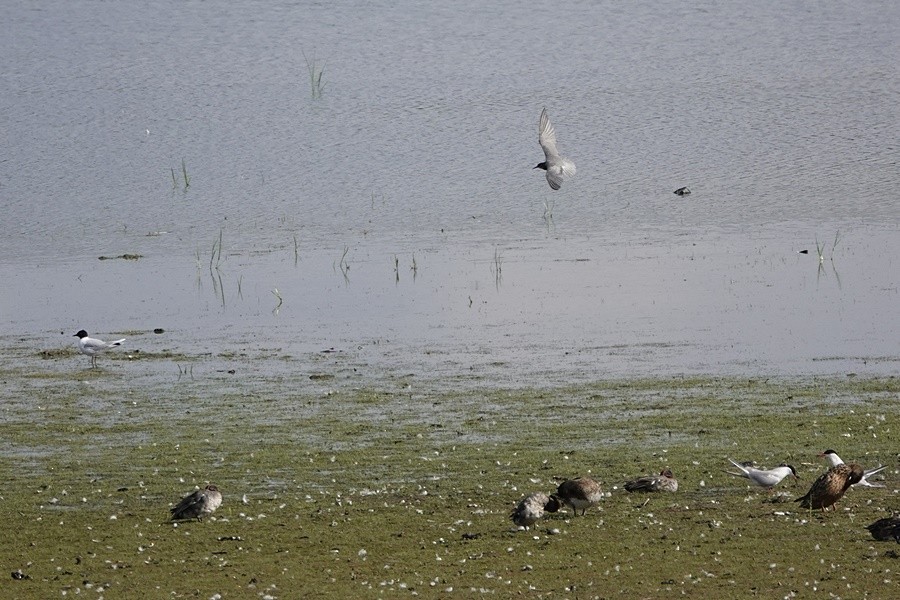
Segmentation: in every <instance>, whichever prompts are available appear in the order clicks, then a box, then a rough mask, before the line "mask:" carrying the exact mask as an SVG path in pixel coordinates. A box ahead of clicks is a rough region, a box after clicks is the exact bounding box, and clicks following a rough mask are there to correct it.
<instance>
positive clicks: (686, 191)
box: [673, 187, 691, 196]
mask: <svg viewBox="0 0 900 600" xmlns="http://www.w3.org/2000/svg"><path fill="white" fill-rule="evenodd" d="M673 193H674V194H675V195H676V196H687V195H688V194H690V193H691V190H689V189H687V187H680V188H678V189H677V190H675V191H674V192H673Z"/></svg>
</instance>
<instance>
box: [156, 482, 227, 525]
mask: <svg viewBox="0 0 900 600" xmlns="http://www.w3.org/2000/svg"><path fill="white" fill-rule="evenodd" d="M221 504H222V493H221V492H219V488H217V487H216V486H214V485H208V486H206V487H205V488H204V489H202V490H197V491H195V492H192V493H190V494H188V495H187V496H185V497H184V499H182V501H181V502H179V503H178V506H176V507H174V508H171V509H169V512H171V513H172V520H173V521H183V520H186V519H198V520H200V519H202V518H203V516H204V515H208V514H210V513H212V512H214V511H215V510H216V509H217V508H219V506H221Z"/></svg>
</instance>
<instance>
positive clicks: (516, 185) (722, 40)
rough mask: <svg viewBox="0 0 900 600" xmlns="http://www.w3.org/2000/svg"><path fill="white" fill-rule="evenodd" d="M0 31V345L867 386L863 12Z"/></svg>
mask: <svg viewBox="0 0 900 600" xmlns="http://www.w3.org/2000/svg"><path fill="white" fill-rule="evenodd" d="M2 28H3V35H2V36H0V65H2V70H0V77H2V80H3V81H2V86H0V103H2V113H0V124H2V130H3V131H4V133H5V136H6V143H5V144H3V148H2V149H0V202H2V206H3V224H4V236H2V237H0V278H2V281H3V286H2V287H0V311H2V313H0V318H2V320H3V329H4V332H5V334H6V339H7V343H17V344H22V345H24V346H34V347H35V348H57V347H62V346H65V345H68V344H71V342H72V340H73V338H72V337H71V334H72V333H74V332H75V331H76V330H78V329H80V328H85V329H87V330H88V331H89V332H91V333H92V334H94V333H96V334H97V335H98V336H102V337H107V336H113V335H116V334H117V333H122V332H128V333H129V335H130V339H129V342H128V344H129V348H130V349H132V350H135V349H140V350H142V351H145V352H152V351H156V350H160V349H167V350H172V351H176V352H179V353H184V354H187V355H197V356H204V355H207V354H208V355H210V356H213V357H217V356H231V355H232V353H247V356H249V357H250V358H254V357H255V358H260V359H261V360H260V361H259V362H258V364H259V366H258V367H257V368H259V369H262V370H263V371H264V372H271V373H275V372H279V371H282V370H285V371H288V370H293V371H300V372H304V371H315V370H316V369H317V365H318V364H319V363H318V362H317V361H318V360H319V358H317V357H320V355H321V350H324V349H330V348H334V349H335V350H336V351H338V352H339V353H340V354H341V355H342V356H343V357H345V359H346V361H347V365H348V366H347V369H348V372H354V373H358V374H359V373H361V374H362V375H360V376H361V377H371V378H373V379H378V378H380V377H383V376H385V375H388V376H403V377H408V378H412V379H416V378H419V379H421V380H429V381H430V380H434V381H443V382H445V384H446V382H451V384H452V385H454V384H456V382H458V385H470V384H471V383H472V381H478V382H485V383H488V384H499V385H519V384H536V385H540V384H543V383H555V382H567V381H574V380H589V379H596V378H602V377H607V376H630V375H644V374H677V373H691V372H703V373H746V374H759V373H771V374H819V373H824V374H834V373H847V372H854V373H859V374H865V373H879V374H894V373H896V372H897V370H898V364H900V344H898V340H900V328H898V323H900V308H898V307H900V292H898V285H900V284H898V279H900V265H898V256H900V208H898V203H897V189H898V183H900V167H898V148H897V142H898V139H900V109H898V106H900V77H898V70H897V67H896V57H897V50H898V45H897V44H898V43H897V40H898V39H900V8H898V5H897V3H895V2H867V3H862V4H845V3H841V4H824V5H823V4H821V3H808V4H806V3H794V4H790V5H771V6H770V5H760V6H757V5H756V4H753V3H751V4H749V5H746V6H739V5H737V4H735V3H719V2H705V3H704V2H700V3H674V2H673V3H654V4H651V5H648V6H634V5H632V4H630V3H625V4H623V3H614V2H608V3H599V4H598V3H594V2H584V3H567V4H566V5H565V9H564V10H559V11H553V12H552V14H551V13H548V12H547V11H544V10H534V9H528V10H526V9H524V8H523V7H522V6H521V5H520V4H517V3H489V4H488V5H484V4H483V3H469V2H465V1H463V2H455V3H451V4H446V5H442V6H429V5H425V6H420V5H419V4H417V3H401V4H400V5H396V4H394V3H384V5H381V4H379V3H371V2H360V3H316V4H310V3H293V2H260V3H255V2H241V3H214V4H210V3H204V2H167V1H162V2H155V3H108V2H81V1H79V2H42V3H38V4H22V5H16V6H11V7H8V8H7V10H6V11H5V16H4V24H3V26H2ZM304 55H305V56H304ZM312 60H314V61H315V62H316V64H317V65H318V66H319V67H321V66H322V65H324V74H323V76H322V80H323V81H324V83H325V87H324V89H323V91H322V94H321V97H320V98H313V97H312V93H311V83H310V79H309V73H308V69H307V64H308V61H312ZM544 106H546V107H547V108H548V110H549V111H550V115H551V118H552V120H553V123H554V125H555V127H556V130H557V133H558V137H559V144H560V148H561V150H562V151H563V153H564V154H566V155H567V156H569V157H571V158H572V159H573V160H574V161H575V162H576V163H577V165H578V175H577V177H576V178H575V179H574V180H572V181H571V182H567V183H566V184H565V185H564V186H563V188H562V189H561V190H559V191H558V192H553V191H551V190H550V188H549V187H548V186H547V184H546V181H545V180H544V178H543V174H542V173H541V172H539V171H534V170H532V167H533V166H534V165H535V164H536V163H537V162H539V161H540V160H542V159H543V155H542V153H541V151H540V148H539V146H538V144H537V121H538V116H539V114H540V111H541V108H542V107H544ZM182 161H183V162H182ZM182 165H183V167H182ZM185 171H186V172H187V174H188V177H189V182H190V185H189V186H187V187H185V186H184V172H185ZM684 185H687V186H689V187H690V189H691V190H692V191H693V193H692V194H691V195H689V196H685V197H683V198H679V197H677V196H675V195H673V194H672V191H673V190H674V189H676V188H678V187H681V186H684ZM220 240H221V245H220ZM817 244H818V247H817ZM819 250H821V254H822V257H821V259H820V258H819V256H818V252H819ZM801 251H807V252H808V253H806V254H801V253H800V252H801ZM123 254H136V255H141V256H142V258H140V259H139V260H136V261H131V260H123V259H113V260H98V257H100V256H104V257H116V256H121V255H123ZM157 327H159V328H163V329H165V334H163V335H160V336H154V335H151V334H147V335H140V332H149V331H151V330H152V329H154V328H157ZM82 359H84V357H78V360H79V361H82ZM72 360H73V361H74V359H72ZM84 360H86V359H84ZM76 365H77V366H76ZM82 366H84V365H83V364H82V362H78V363H75V364H73V368H80V367H82ZM111 368H114V369H123V368H127V367H123V366H122V363H115V365H114V366H111Z"/></svg>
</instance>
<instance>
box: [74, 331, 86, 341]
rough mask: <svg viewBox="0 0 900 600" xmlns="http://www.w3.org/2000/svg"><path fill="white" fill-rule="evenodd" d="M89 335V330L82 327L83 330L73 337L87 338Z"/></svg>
mask: <svg viewBox="0 0 900 600" xmlns="http://www.w3.org/2000/svg"><path fill="white" fill-rule="evenodd" d="M87 336H88V334H87V331H85V330H84V329H82V330H81V331H79V332H78V333H76V334H75V335H73V336H72V337H77V338H78V339H81V338H86V337H87Z"/></svg>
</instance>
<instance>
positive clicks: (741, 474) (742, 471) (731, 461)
mask: <svg viewBox="0 0 900 600" xmlns="http://www.w3.org/2000/svg"><path fill="white" fill-rule="evenodd" d="M728 462H730V463H731V464H733V465H734V466H736V467H737V468H738V469H740V470H741V472H740V473H731V475H737V476H738V477H748V478H749V477H750V475H749V474H748V473H747V467H745V466H744V465H742V464H741V463H739V462H736V461H734V460H731V459H730V458H729V459H728ZM725 472H726V473H730V471H725Z"/></svg>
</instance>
